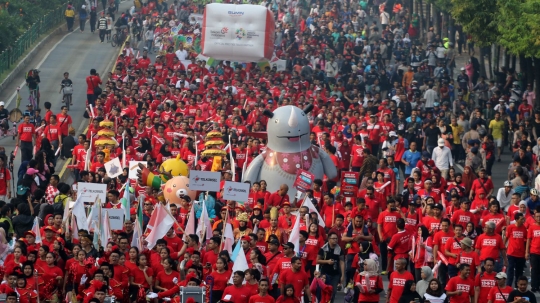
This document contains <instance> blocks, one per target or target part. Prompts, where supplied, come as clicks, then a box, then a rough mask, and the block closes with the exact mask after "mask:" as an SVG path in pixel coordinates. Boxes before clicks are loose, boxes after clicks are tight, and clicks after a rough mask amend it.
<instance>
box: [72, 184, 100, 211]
mask: <svg viewBox="0 0 540 303" xmlns="http://www.w3.org/2000/svg"><path fill="white" fill-rule="evenodd" d="M77 187H78V188H77V195H78V196H79V197H80V198H81V199H82V201H83V202H84V205H85V206H86V207H88V206H89V205H92V204H94V202H95V201H96V198H99V199H100V200H101V203H105V201H106V200H107V184H98V183H84V182H79V183H77Z"/></svg>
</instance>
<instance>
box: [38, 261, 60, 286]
mask: <svg viewBox="0 0 540 303" xmlns="http://www.w3.org/2000/svg"><path fill="white" fill-rule="evenodd" d="M41 277H42V278H43V281H56V282H58V280H56V278H57V277H62V279H63V278H64V272H63V271H62V270H61V269H60V267H58V266H52V267H51V266H47V267H46V268H44V271H43V275H42V276H41ZM56 285H58V284H56Z"/></svg>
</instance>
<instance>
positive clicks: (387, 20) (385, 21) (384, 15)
mask: <svg viewBox="0 0 540 303" xmlns="http://www.w3.org/2000/svg"><path fill="white" fill-rule="evenodd" d="M380 17H381V25H383V28H384V25H388V23H390V14H388V13H387V12H385V11H383V12H382V13H381V15H380Z"/></svg>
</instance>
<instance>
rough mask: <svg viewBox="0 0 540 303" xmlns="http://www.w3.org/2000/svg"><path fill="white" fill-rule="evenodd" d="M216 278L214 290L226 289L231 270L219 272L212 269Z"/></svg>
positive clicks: (212, 274)
mask: <svg viewBox="0 0 540 303" xmlns="http://www.w3.org/2000/svg"><path fill="white" fill-rule="evenodd" d="M210 276H212V277H213V278H214V287H213V288H212V289H213V290H224V289H225V288H226V287H227V283H228V282H229V279H230V277H231V270H226V271H224V272H222V273H219V272H218V271H217V270H214V271H212V273H211V274H210Z"/></svg>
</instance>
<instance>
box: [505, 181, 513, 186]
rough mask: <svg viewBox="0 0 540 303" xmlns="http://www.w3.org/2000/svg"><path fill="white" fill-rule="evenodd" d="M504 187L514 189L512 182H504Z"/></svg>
mask: <svg viewBox="0 0 540 303" xmlns="http://www.w3.org/2000/svg"><path fill="white" fill-rule="evenodd" d="M504 186H505V187H507V186H510V187H512V183H511V182H510V181H504Z"/></svg>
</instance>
